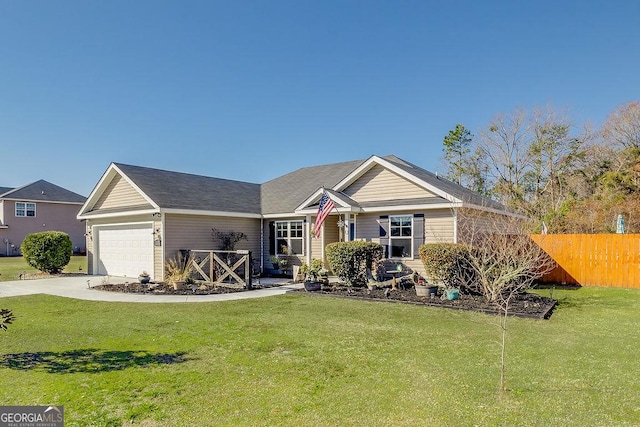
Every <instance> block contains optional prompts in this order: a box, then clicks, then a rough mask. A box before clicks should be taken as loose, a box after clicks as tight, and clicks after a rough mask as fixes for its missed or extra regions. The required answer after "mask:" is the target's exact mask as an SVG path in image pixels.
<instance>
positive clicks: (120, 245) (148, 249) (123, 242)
mask: <svg viewBox="0 0 640 427" xmlns="http://www.w3.org/2000/svg"><path fill="white" fill-rule="evenodd" d="M152 232H153V228H152V224H131V225H113V226H111V225H110V226H99V227H95V229H94V237H96V236H97V239H98V242H97V253H96V267H97V268H96V273H97V274H108V275H110V276H127V277H138V275H139V274H140V273H142V272H143V271H146V272H148V273H149V274H151V276H152V277H153V234H152Z"/></svg>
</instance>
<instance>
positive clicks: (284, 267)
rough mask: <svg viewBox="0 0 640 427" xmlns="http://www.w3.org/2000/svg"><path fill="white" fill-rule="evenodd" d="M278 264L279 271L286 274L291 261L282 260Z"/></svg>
mask: <svg viewBox="0 0 640 427" xmlns="http://www.w3.org/2000/svg"><path fill="white" fill-rule="evenodd" d="M278 264H279V265H280V268H279V270H280V271H282V272H283V273H284V272H285V271H286V270H287V266H288V265H289V260H288V259H286V258H281V259H280V261H278Z"/></svg>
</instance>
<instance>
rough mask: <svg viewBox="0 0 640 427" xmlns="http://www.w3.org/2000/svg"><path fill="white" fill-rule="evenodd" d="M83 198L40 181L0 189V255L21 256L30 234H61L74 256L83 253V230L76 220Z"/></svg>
mask: <svg viewBox="0 0 640 427" xmlns="http://www.w3.org/2000/svg"><path fill="white" fill-rule="evenodd" d="M85 201H86V198H85V197H84V196H81V195H79V194H76V193H74V192H72V191H69V190H67V189H64V188H62V187H59V186H57V185H54V184H51V183H50V182H47V181H44V180H40V181H37V182H34V183H32V184H27V185H25V186H23V187H19V188H7V187H0V245H1V246H0V254H2V255H6V256H11V255H19V254H20V245H21V244H22V241H23V240H24V238H25V237H26V236H27V235H28V234H31V233H36V232H40V231H50V230H53V231H64V232H65V233H67V234H68V235H69V237H70V238H71V243H72V245H73V248H74V252H76V253H84V252H85V250H86V246H85V244H86V239H85V236H84V233H85V226H84V224H83V223H82V222H81V221H79V220H78V219H77V218H76V216H77V215H78V211H79V210H80V208H81V207H82V205H83V204H84V202H85Z"/></svg>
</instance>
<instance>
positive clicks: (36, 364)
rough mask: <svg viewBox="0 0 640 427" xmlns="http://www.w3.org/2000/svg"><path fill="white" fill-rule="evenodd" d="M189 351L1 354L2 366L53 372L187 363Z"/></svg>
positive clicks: (111, 369) (77, 371) (82, 350)
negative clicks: (187, 352)
mask: <svg viewBox="0 0 640 427" xmlns="http://www.w3.org/2000/svg"><path fill="white" fill-rule="evenodd" d="M185 355H186V353H184V352H181V353H149V352H147V351H144V350H139V351H104V350H98V349H94V348H88V349H80V350H70V351H63V352H53V351H41V352H37V353H14V354H4V355H0V367H3V368H10V369H16V370H19V371H28V370H36V371H44V372H48V373H51V374H73V373H79V372H83V373H98V372H109V371H119V370H122V369H126V368H136V367H146V366H151V365H171V364H174V363H184V362H186V361H188V360H189V359H188V358H187V357H186V356H185Z"/></svg>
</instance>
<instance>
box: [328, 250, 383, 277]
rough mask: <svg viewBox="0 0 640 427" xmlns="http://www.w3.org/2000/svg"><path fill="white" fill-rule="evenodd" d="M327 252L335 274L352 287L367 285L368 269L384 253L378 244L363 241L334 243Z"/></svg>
mask: <svg viewBox="0 0 640 427" xmlns="http://www.w3.org/2000/svg"><path fill="white" fill-rule="evenodd" d="M325 250H326V255H327V261H328V262H329V266H330V267H331V270H332V271H333V273H334V274H335V275H336V276H338V277H339V278H340V280H343V281H345V282H347V283H348V284H350V285H352V286H364V285H366V284H367V269H369V270H371V269H372V268H373V266H374V265H376V264H377V263H378V262H379V261H380V260H381V259H382V254H383V253H384V250H383V247H382V246H381V245H379V244H378V243H373V242H363V241H351V242H334V243H330V244H328V245H327V247H326V248H325Z"/></svg>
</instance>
